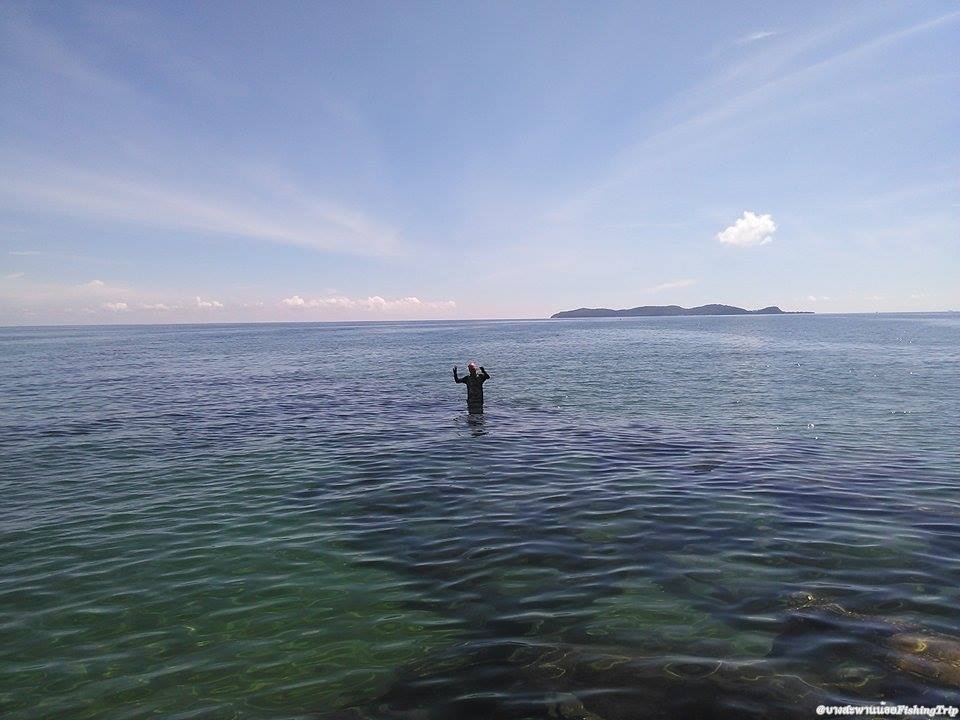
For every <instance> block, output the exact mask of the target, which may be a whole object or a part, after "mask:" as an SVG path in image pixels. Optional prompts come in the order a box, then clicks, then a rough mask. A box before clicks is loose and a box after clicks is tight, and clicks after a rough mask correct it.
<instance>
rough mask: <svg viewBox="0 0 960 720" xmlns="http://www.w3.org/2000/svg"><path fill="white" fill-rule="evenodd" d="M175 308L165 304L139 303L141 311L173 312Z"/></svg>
mask: <svg viewBox="0 0 960 720" xmlns="http://www.w3.org/2000/svg"><path fill="white" fill-rule="evenodd" d="M174 308H175V306H173V307H172V306H170V305H167V304H166V303H140V309H141V310H164V311H165V310H173V309H174Z"/></svg>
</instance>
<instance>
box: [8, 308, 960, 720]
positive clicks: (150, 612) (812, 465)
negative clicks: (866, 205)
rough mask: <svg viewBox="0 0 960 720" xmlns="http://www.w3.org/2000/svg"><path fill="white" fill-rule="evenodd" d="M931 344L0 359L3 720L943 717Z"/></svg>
mask: <svg viewBox="0 0 960 720" xmlns="http://www.w3.org/2000/svg"><path fill="white" fill-rule="evenodd" d="M958 331H960V328H958V327H957V326H954V325H949V324H946V325H945V324H942V323H940V324H938V323H932V322H929V321H928V319H927V318H913V317H907V318H903V317H898V318H897V317H895V318H889V317H884V316H880V317H873V316H871V317H868V318H858V317H848V318H838V317H827V318H819V317H788V318H764V317H757V318H677V319H649V320H647V319H644V320H637V321H620V322H617V323H611V322H604V321H587V322H553V323H549V322H548V323H489V324H486V323H461V324H458V323H432V324H422V325H421V324H409V325H397V324H385V325H369V326H362V327H356V326H351V327H349V328H347V327H341V326H308V325H297V326H225V327H205V328H197V327H190V328H119V329H112V328H96V329H89V330H78V329H68V330H34V331H23V330H17V331H13V330H9V331H2V332H0V344H2V352H3V355H4V357H5V358H7V360H6V365H7V372H6V373H5V375H4V379H3V380H2V381H0V382H2V383H3V389H4V391H5V396H6V397H7V398H9V399H10V400H9V402H8V403H6V404H5V405H4V406H3V407H2V409H0V425H2V428H0V429H2V431H3V432H2V434H0V451H2V453H0V458H2V469H3V473H2V476H0V478H2V479H0V491H2V492H3V496H4V498H5V506H4V514H3V516H2V517H0V533H2V535H0V537H2V543H3V545H2V549H3V554H2V555H0V558H2V559H0V566H2V569H3V572H2V573H0V599H2V602H0V634H2V638H3V640H4V642H3V644H2V645H0V712H2V713H3V714H4V716H5V717H14V718H45V717H54V716H63V717H77V718H99V717H122V716H126V715H130V716H145V715H147V714H159V715H160V716H164V717H187V716H200V717H234V716H241V717H253V718H257V717H262V718H277V717H321V718H411V719H413V718H418V719H422V718H548V717H549V718H594V719H597V718H605V719H608V720H614V719H617V718H636V717H653V718H659V717H662V718H672V717H693V718H696V717H703V718H708V717H744V718H750V717H770V718H781V717H798V718H799V717H805V718H809V717H811V716H813V715H814V714H815V713H814V710H815V708H816V706H817V705H819V704H828V705H845V704H848V703H851V702H853V703H858V702H870V703H877V702H880V701H887V702H905V703H914V702H916V703H918V704H921V705H936V704H938V703H945V704H953V705H958V706H960V697H958V693H960V627H958V625H960V622H958V616H957V613H956V608H957V607H958V606H960V589H958V588H960V530H958V528H960V524H958V520H960V500H958V497H960V495H958V492H957V490H958V488H960V460H958V457H957V453H956V443H955V437H954V433H953V432H952V428H956V427H958V426H960V416H958V413H960V382H955V381H956V380H957V379H958V378H957V377H956V367H955V366H954V365H952V364H951V363H950V362H947V361H945V360H944V358H948V357H951V356H952V355H955V354H956V347H957V339H958V337H957V332H958ZM904 338H906V339H907V340H909V342H904V341H903V339H904ZM461 348H468V349H469V351H468V350H462V351H461ZM384 352H389V353H390V356H391V357H396V358H397V359H398V361H399V362H400V363H401V365H402V366H403V367H405V368H407V371H406V372H405V373H404V381H403V382H393V381H390V382H384V379H383V377H382V371H381V368H380V367H379V362H380V358H382V357H383V353H384ZM465 354H470V355H475V356H477V357H480V358H482V359H483V361H484V363H485V364H486V365H487V366H488V367H489V368H490V369H491V373H492V374H494V376H495V379H494V380H491V381H490V382H489V383H487V384H486V385H485V388H484V390H485V395H486V400H487V408H486V409H487V412H486V413H485V414H484V415H474V416H471V415H468V414H467V413H466V412H464V411H463V408H462V402H463V398H462V394H461V393H460V392H458V391H459V390H460V388H458V387H457V386H455V385H453V383H452V382H450V381H449V377H448V376H447V374H446V371H445V370H444V368H446V367H448V366H449V365H451V364H453V362H454V361H455V360H456V356H457V355H465ZM539 367H550V368H551V372H550V374H549V376H544V375H540V374H537V373H535V372H531V371H530V368H539ZM584 367H590V368H592V370H591V372H590V373H584V370H583V368H584ZM371 388H375V389H374V390H371ZM451 419H452V420H453V422H451ZM810 426H812V427H810Z"/></svg>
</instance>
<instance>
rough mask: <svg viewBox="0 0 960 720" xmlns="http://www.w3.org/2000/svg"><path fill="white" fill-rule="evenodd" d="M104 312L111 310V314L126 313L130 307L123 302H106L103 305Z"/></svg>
mask: <svg viewBox="0 0 960 720" xmlns="http://www.w3.org/2000/svg"><path fill="white" fill-rule="evenodd" d="M103 308H104V310H112V311H113V312H126V311H127V310H129V309H130V307H129V306H128V305H127V304H126V303H125V302H108V303H104V304H103Z"/></svg>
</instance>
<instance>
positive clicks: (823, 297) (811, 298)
mask: <svg viewBox="0 0 960 720" xmlns="http://www.w3.org/2000/svg"><path fill="white" fill-rule="evenodd" d="M829 299H830V297H829V296H828V295H807V297H806V298H804V300H807V301H808V302H821V301H823V300H829Z"/></svg>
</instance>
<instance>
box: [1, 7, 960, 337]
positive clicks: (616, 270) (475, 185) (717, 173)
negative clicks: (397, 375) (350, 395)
mask: <svg viewBox="0 0 960 720" xmlns="http://www.w3.org/2000/svg"><path fill="white" fill-rule="evenodd" d="M958 99H960V3H958V2H955V1H954V2H946V1H942V2H922V1H917V2H902V3H891V2H882V1H877V0H872V1H870V2H863V3H857V2H842V3H837V2H804V3H786V2H773V3H771V2H768V1H765V2H736V3H727V2H719V1H718V2H709V3H704V2H699V1H698V2H672V1H671V2H666V1H664V2H640V1H635V2H627V3H619V2H612V1H608V0H604V1H603V2H582V1H581V2H567V1H564V0H550V1H549V2H534V1H532V0H522V1H518V2H507V1H506V0H503V1H496V2H430V3H426V2H409V1H404V2H396V1H395V2H369V1H364V0H360V1H357V2H292V1H291V2H249V3H248V2H243V1H241V0H230V1H229V2H216V1H211V2H204V3H196V2H192V1H191V2H177V1H176V0H168V1H166V2H163V3H134V2H127V3H116V2H113V3H100V2H70V1H69V0H64V1H62V2H57V3H41V2H27V3H21V2H15V1H11V0H6V1H5V2H3V3H2V4H0V325H34V324H98V323H167V322H246V321H297V320H303V321H317V320H385V319H391V320H395V319H446V318H451V319H456V318H535V317H546V316H549V315H550V314H552V313H554V312H557V311H560V310H567V309H572V308H578V307H611V308H623V307H634V306H637V305H648V304H655V305H668V304H677V305H684V306H693V305H699V304H705V303H713V302H718V303H727V304H731V305H738V306H741V307H746V308H757V307H763V306H767V305H779V306H780V307H782V308H783V309H785V310H813V311H816V312H877V311H879V312H887V311H942V310H960V185H958V179H960V156H958V149H960V133H958V130H960V123H958V119H960V102H958Z"/></svg>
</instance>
